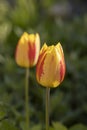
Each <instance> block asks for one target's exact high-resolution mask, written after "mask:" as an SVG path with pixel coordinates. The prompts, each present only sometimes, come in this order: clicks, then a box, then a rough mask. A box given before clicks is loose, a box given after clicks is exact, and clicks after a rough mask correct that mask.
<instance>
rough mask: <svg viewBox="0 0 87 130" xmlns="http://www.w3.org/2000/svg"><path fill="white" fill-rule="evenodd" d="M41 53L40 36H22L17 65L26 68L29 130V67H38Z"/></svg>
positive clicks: (26, 101)
mask: <svg viewBox="0 0 87 130" xmlns="http://www.w3.org/2000/svg"><path fill="white" fill-rule="evenodd" d="M39 51H40V37H39V34H37V33H36V34H35V35H34V34H28V33H26V32H24V33H23V35H22V36H21V38H20V40H19V42H18V45H17V48H16V54H15V59H16V63H17V64H18V65H19V66H21V67H25V68H26V75H25V110H26V129H27V130H29V124H30V120H29V67H33V66H34V65H36V63H37V60H38V56H39Z"/></svg>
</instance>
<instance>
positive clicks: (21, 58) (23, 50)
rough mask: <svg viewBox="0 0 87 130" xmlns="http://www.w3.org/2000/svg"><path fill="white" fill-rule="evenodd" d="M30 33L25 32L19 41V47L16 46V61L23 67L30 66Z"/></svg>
mask: <svg viewBox="0 0 87 130" xmlns="http://www.w3.org/2000/svg"><path fill="white" fill-rule="evenodd" d="M27 36H28V34H27V33H24V34H23V35H22V37H21V39H20V40H19V42H18V45H17V48H16V55H15V58H16V62H17V64H18V65H19V66H22V67H28V66H29V60H28V55H27V51H28V37H27Z"/></svg>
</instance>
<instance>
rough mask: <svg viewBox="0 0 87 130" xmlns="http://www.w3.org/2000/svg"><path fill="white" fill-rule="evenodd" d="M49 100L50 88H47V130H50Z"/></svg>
mask: <svg viewBox="0 0 87 130" xmlns="http://www.w3.org/2000/svg"><path fill="white" fill-rule="evenodd" d="M49 99H50V88H48V87H47V88H46V130H49Z"/></svg>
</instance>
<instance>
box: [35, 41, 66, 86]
mask: <svg viewBox="0 0 87 130" xmlns="http://www.w3.org/2000/svg"><path fill="white" fill-rule="evenodd" d="M64 75H65V60H64V53H63V49H62V46H61V44H60V43H58V44H57V45H56V46H54V45H52V46H49V47H48V46H47V45H46V44H44V45H43V47H42V49H41V51H40V55H39V58H38V62H37V66H36V78H37V81H38V82H39V83H40V84H41V85H43V86H45V87H57V86H58V85H59V84H60V83H61V82H62V81H63V79H64Z"/></svg>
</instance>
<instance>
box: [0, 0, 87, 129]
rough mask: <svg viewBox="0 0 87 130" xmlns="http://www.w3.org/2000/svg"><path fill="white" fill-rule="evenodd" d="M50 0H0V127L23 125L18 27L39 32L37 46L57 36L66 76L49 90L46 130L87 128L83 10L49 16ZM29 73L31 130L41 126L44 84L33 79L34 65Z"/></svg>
mask: <svg viewBox="0 0 87 130" xmlns="http://www.w3.org/2000/svg"><path fill="white" fill-rule="evenodd" d="M62 2H63V0H62ZM64 2H65V1H64ZM66 2H67V0H66ZM56 3H58V1H57V0H39V1H38V0H16V2H15V4H14V5H12V6H11V5H10V4H9V3H8V2H7V1H6V0H0V130H10V129H11V130H12V129H13V130H18V129H21V130H24V129H25V108H24V100H25V98H24V97H25V95H24V83H25V78H24V77H25V70H24V69H23V68H20V67H18V66H17V65H16V63H15V48H16V45H17V42H18V39H19V38H20V36H21V34H22V33H23V32H24V31H26V32H28V33H36V32H38V33H40V36H41V46H42V45H43V43H44V42H46V43H47V44H48V45H52V44H56V43H57V42H58V41H60V42H61V43H62V46H63V48H64V53H65V60H66V76H65V80H64V82H63V83H62V84H61V85H60V87H58V88H56V89H51V99H50V105H51V108H50V126H51V127H50V130H58V129H59V130H68V129H69V130H87V126H86V123H87V87H86V86H87V80H86V77H87V43H86V42H87V13H85V14H83V15H79V16H76V15H75V16H73V15H72V17H68V18H65V17H64V18H63V17H61V15H60V16H53V15H52V16H51V15H50V14H49V10H50V8H51V7H52V6H53V5H54V4H56ZM29 78H30V92H29V93H30V117H31V130H41V128H42V129H43V130H44V128H45V127H44V124H45V120H44V119H45V116H44V115H45V110H44V108H45V89H44V88H42V87H41V86H40V85H39V84H38V83H37V82H36V77H35V68H32V69H31V70H30V77H29ZM55 121H57V122H55ZM52 122H53V123H52ZM36 124H37V125H36Z"/></svg>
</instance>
